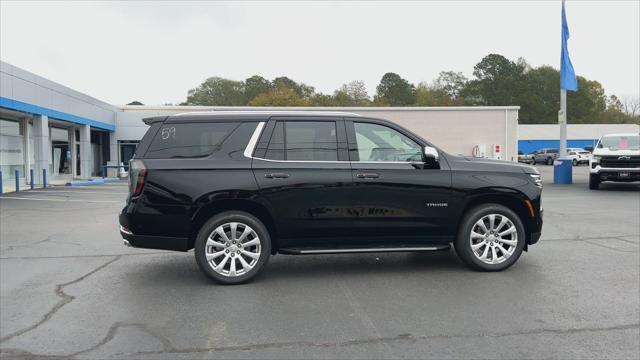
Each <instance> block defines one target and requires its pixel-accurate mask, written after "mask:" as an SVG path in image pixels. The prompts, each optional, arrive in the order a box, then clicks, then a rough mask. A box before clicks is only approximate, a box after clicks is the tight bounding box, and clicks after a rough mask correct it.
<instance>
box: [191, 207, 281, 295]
mask: <svg viewBox="0 0 640 360" xmlns="http://www.w3.org/2000/svg"><path fill="white" fill-rule="evenodd" d="M194 245H195V246H194V247H195V256H196V262H197V263H198V266H199V267H200V270H202V272H204V273H205V274H206V275H207V276H209V277H210V278H211V279H213V280H215V281H217V282H219V283H221V284H241V283H244V282H247V281H249V280H251V279H252V278H253V277H254V276H256V275H257V274H258V273H259V272H260V270H261V269H262V268H263V267H264V265H265V264H266V263H267V260H268V259H269V256H270V255H271V238H270V237H269V232H268V230H267V228H266V227H265V226H264V224H263V223H262V222H261V221H260V220H259V219H257V218H256V217H255V216H253V215H251V214H248V213H245V212H241V211H228V212H224V213H221V214H218V215H216V216H214V217H213V218H211V219H210V220H209V221H207V223H206V224H204V226H203V227H202V229H200V232H199V233H198V237H197V238H196V242H195V244H194Z"/></svg>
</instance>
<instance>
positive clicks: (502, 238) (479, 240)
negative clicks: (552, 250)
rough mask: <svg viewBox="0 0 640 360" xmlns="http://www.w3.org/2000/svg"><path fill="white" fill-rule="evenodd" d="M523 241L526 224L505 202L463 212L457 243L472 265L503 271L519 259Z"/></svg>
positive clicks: (461, 257)
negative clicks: (503, 204)
mask: <svg viewBox="0 0 640 360" xmlns="http://www.w3.org/2000/svg"><path fill="white" fill-rule="evenodd" d="M524 242H525V231H524V225H523V224H522V221H520V218H519V217H518V215H516V214H515V213H514V212H513V211H511V210H510V209H509V208H507V207H505V206H502V205H498V204H486V205H480V206H478V207H476V208H474V209H472V210H470V211H469V212H468V213H467V214H466V215H465V216H464V218H463V219H462V223H461V227H460V231H459V233H458V237H457V238H456V240H455V241H454V247H455V250H456V253H457V254H458V256H459V257H460V259H461V260H462V261H463V262H464V263H465V264H467V265H468V266H469V267H471V268H473V269H475V270H479V271H501V270H504V269H506V268H508V267H510V266H511V265H513V264H514V263H515V262H516V261H517V260H518V258H519V257H520V255H521V254H522V250H523V249H524Z"/></svg>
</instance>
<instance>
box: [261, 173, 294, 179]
mask: <svg viewBox="0 0 640 360" xmlns="http://www.w3.org/2000/svg"><path fill="white" fill-rule="evenodd" d="M264 177H266V178H267V179H286V178H288V177H289V174H285V173H270V174H264Z"/></svg>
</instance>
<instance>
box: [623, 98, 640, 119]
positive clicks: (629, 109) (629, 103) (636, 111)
mask: <svg viewBox="0 0 640 360" xmlns="http://www.w3.org/2000/svg"><path fill="white" fill-rule="evenodd" d="M622 108H623V111H624V112H625V113H626V114H627V115H629V116H630V117H632V118H635V117H637V116H640V97H632V96H627V97H625V98H624V100H622Z"/></svg>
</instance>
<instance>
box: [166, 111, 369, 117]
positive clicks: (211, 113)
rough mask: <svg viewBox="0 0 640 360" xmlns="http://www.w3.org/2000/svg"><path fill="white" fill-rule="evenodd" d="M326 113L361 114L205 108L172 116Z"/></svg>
mask: <svg viewBox="0 0 640 360" xmlns="http://www.w3.org/2000/svg"><path fill="white" fill-rule="evenodd" d="M251 114H254V115H326V116H360V114H356V113H351V112H345V111H323V110H321V111H318V110H205V111H189V112H183V113H179V114H174V115H171V116H206V115H220V116H222V115H251Z"/></svg>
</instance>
